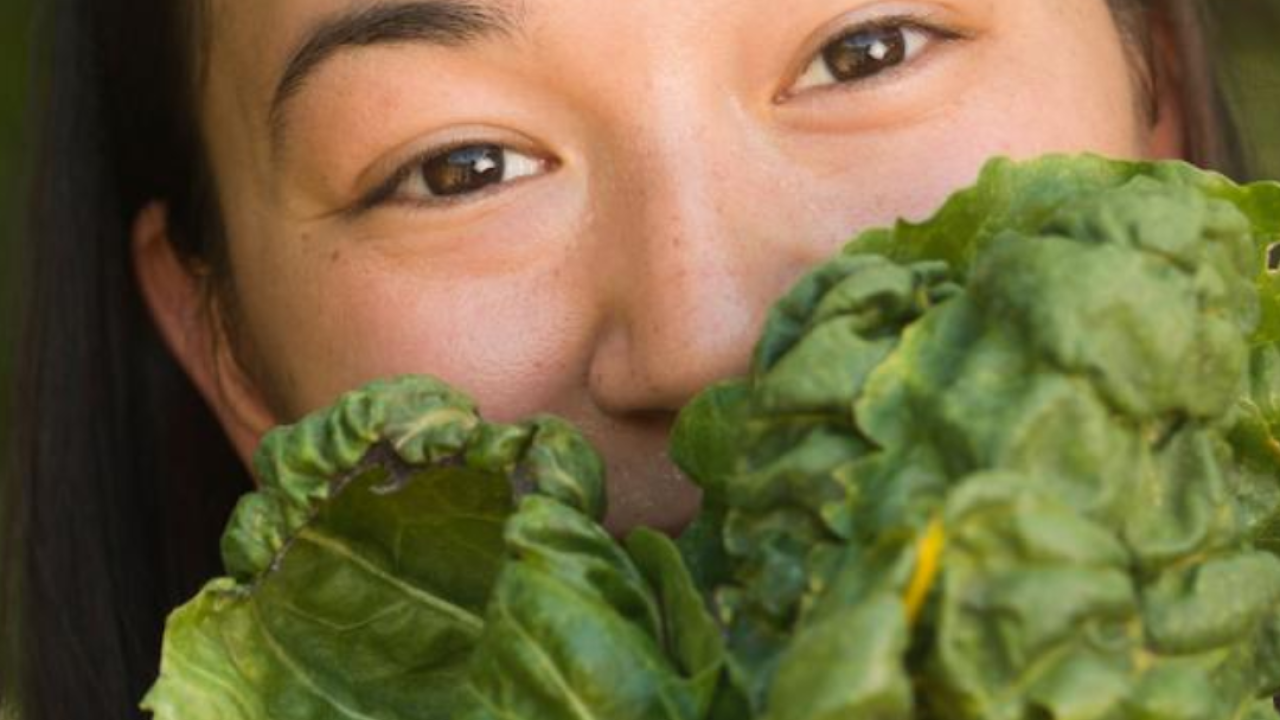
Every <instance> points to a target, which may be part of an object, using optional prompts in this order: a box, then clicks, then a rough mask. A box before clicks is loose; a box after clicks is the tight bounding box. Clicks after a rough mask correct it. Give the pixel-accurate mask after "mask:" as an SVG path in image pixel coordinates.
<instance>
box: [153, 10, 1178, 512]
mask: <svg viewBox="0 0 1280 720" xmlns="http://www.w3.org/2000/svg"><path fill="white" fill-rule="evenodd" d="M210 6H211V8H210V11H209V17H208V18H207V19H206V22H207V23H208V27H207V30H208V32H209V45H208V53H209V54H208V57H207V61H208V63H209V66H208V67H209V74H208V77H207V84H206V86H205V87H204V91H203V92H204V94H203V101H204V106H203V122H204V127H205V132H206V136H207V139H208V142H209V146H210V153H211V157H212V162H213V169H214V175H215V177H216V179H217V184H218V187H219V192H220V196H221V201H222V207H223V210H224V213H225V218H226V226H227V234H228V238H229V243H230V245H229V247H230V267H231V278H232V282H233V284H234V297H235V306H236V308H237V312H236V316H237V317H238V318H239V322H238V323H237V326H238V327H237V328H236V333H235V335H236V337H235V342H234V346H235V347H236V348H238V350H239V353H238V355H237V357H238V358H239V360H240V362H241V364H242V366H244V367H246V368H247V376H248V377H249V378H251V380H250V381H249V382H248V384H247V385H246V386H244V387H238V388H237V387H233V388H231V389H230V390H227V389H226V388H223V390H222V391H220V392H219V393H211V392H209V390H208V386H202V387H204V388H205V389H206V395H210V396H211V399H212V401H213V402H214V404H215V406H218V409H219V412H220V414H221V415H222V417H223V420H224V423H234V422H240V423H243V424H245V425H246V426H247V427H249V428H250V430H251V432H249V433H239V434H236V433H233V437H235V438H238V441H237V442H238V444H239V445H240V446H241V447H240V450H241V451H242V453H244V454H246V455H247V454H248V453H249V452H251V450H252V441H253V440H256V438H257V434H258V433H260V432H261V431H263V430H265V429H266V426H267V425H269V424H270V423H272V422H286V421H290V420H293V419H296V418H297V417H298V416H299V415H301V414H303V413H305V412H307V411H310V410H313V409H316V408H318V407H321V406H324V405H326V404H328V403H330V402H331V401H333V400H334V399H335V397H336V396H337V395H339V394H340V393H342V392H343V391H345V390H348V389H351V388H353V387H355V386H358V385H360V384H362V383H364V382H365V381H368V380H370V379H373V378H376V377H380V376H388V375H395V374H400V373H429V374H432V375H436V376H438V377H441V378H443V379H445V380H447V381H448V382H450V383H452V384H453V385H455V386H457V387H459V388H461V389H463V390H465V391H466V392H468V393H469V394H471V395H472V396H473V397H474V398H476V399H477V401H478V402H479V404H480V407H481V410H482V412H484V414H485V415H486V416H487V417H489V418H491V419H497V420H511V419H515V418H519V417H522V416H526V415H529V414H532V413H538V412H551V413H556V414H558V415H561V416H563V417H565V418H568V419H569V420H571V421H573V422H574V423H576V424H577V425H578V426H579V427H581V428H582V429H583V431H584V432H585V433H586V434H587V435H588V436H589V437H590V438H591V439H592V440H593V441H594V443H595V444H596V446H597V447H598V448H599V449H600V450H601V451H602V452H603V454H604V455H605V458H606V460H607V463H608V468H609V475H610V481H611V492H612V495H611V498H610V502H611V511H610V518H609V523H610V524H611V526H612V527H614V528H615V529H619V528H622V527H625V526H628V525H631V524H635V523H637V522H645V523H648V524H652V525H658V526H663V527H668V528H669V527H674V526H677V525H679V524H680V523H682V522H684V521H685V520H687V519H688V517H689V516H690V514H691V513H692V512H693V511H694V509H695V507H696V503H697V497H696V493H695V492H694V491H693V489H692V488H691V487H689V486H688V485H687V484H686V483H685V482H684V481H682V480H681V478H680V477H679V475H678V473H677V472H676V470H675V469H674V468H673V467H672V465H671V463H670V461H669V460H668V459H667V457H666V454H665V447H666V440H667V435H668V430H669V429H670V426H671V423H672V420H673V418H674V416H675V413H676V411H677V409H679V408H680V407H681V405H682V404H684V403H685V402H686V401H687V400H688V399H689V398H690V397H691V396H692V395H693V394H694V393H696V392H697V391H698V390H699V389H700V388H702V387H704V386H705V385H707V384H708V383H711V382H713V381H715V380H718V379H721V378H725V377H728V376H733V375H738V374H742V373H743V372H745V371H746V370H747V367H748V360H749V356H750V352H751V349H752V344H753V340H754V338H755V337H756V335H757V333H758V331H759V330H760V328H761V325H762V322H763V320H764V318H765V313H766V310H767V309H768V307H769V306H770V304H771V303H772V302H773V301H774V300H775V299H776V298H777V297H778V296H779V295H780V294H781V293H782V292H784V291H785V290H786V289H787V288H788V286H789V285H790V284H791V283H792V282H794V281H795V280H796V279H797V278H798V277H799V276H800V275H801V274H802V273H803V272H805V270H806V269H807V268H809V267H811V266H812V265H814V264H815V263H817V262H819V261H820V260H822V259H823V258H825V257H827V256H828V255H830V254H832V253H833V252H835V251H836V250H837V249H838V248H839V247H840V246H841V244H842V243H844V242H845V241H847V240H848V239H849V238H850V237H851V236H852V235H853V234H854V233H855V232H856V231H857V230H858V229H860V228H865V227H867V226H871V225H877V224H883V223H887V222H890V221H892V220H893V219H894V218H896V217H898V216H907V217H913V218H919V217H922V216H924V215H926V214H928V213H929V212H930V211H931V210H932V209H933V208H934V207H935V206H936V205H937V204H938V203H939V202H940V201H941V200H942V199H943V198H944V197H945V196H946V195H947V194H948V193H949V192H951V191H953V190H955V189H956V188H958V187H960V186H962V185H964V184H966V183H968V182H969V181H970V180H972V179H973V178H974V177H975V175H976V172H977V170H978V168H979V166H980V165H981V164H982V162H983V161H984V160H985V159H986V158H988V157H990V156H992V155H1012V156H1022V157H1025V156H1032V155H1036V154H1040V153H1044V152H1048V151H1072V150H1093V151H1098V152H1102V153H1106V154H1111V155H1117V156H1150V155H1160V154H1170V153H1174V154H1176V153H1177V151H1178V146H1177V143H1176V138H1175V134H1176V130H1170V129H1169V127H1168V124H1169V123H1168V122H1166V124H1165V125H1163V126H1159V127H1157V128H1155V129H1153V128H1151V127H1149V126H1148V124H1147V123H1146V122H1145V117H1144V116H1143V114H1142V113H1140V112H1139V110H1138V108H1139V107H1140V106H1141V105H1142V99H1141V98H1140V97H1139V96H1138V95H1137V93H1136V87H1135V86H1136V83H1135V82H1134V81H1133V78H1134V71H1133V69H1132V68H1131V67H1130V64H1129V61H1128V57H1127V55H1126V51H1125V48H1124V46H1123V44H1122V41H1121V38H1120V35H1119V33H1118V31H1117V29H1116V27H1115V25H1114V23H1113V20H1112V17H1111V15H1110V14H1109V11H1108V9H1107V7H1106V4H1105V3H1104V2H1103V1H1102V0H1090V1H1088V2H1085V1H1082V0H1034V1H1033V2H1028V1H1027V0H919V1H909V2H894V1H889V2H881V1H871V0H789V2H787V3H779V2H777V0H643V1H642V2H636V1H628V2H624V1H622V0H608V1H607V2H602V0H523V1H520V0H466V1H463V0H434V1H431V2H410V3H403V4H400V3H380V4H374V3H369V2H358V1H356V0H269V1H264V0H214V1H213V2H211V3H210ZM1168 117H1169V114H1168V113H1166V118H1168ZM1175 121H1176V119H1175ZM143 273H144V275H145V273H146V270H145V267H144V269H143ZM153 305H154V303H153ZM157 312H160V313H164V312H166V311H165V310H158V311H157ZM188 316H190V315H188ZM170 339H171V340H172V339H173V337H172V334H171V335H170ZM177 344H178V345H179V346H180V349H179V353H180V354H182V353H183V352H187V353H188V356H187V357H184V358H183V359H184V362H186V363H187V367H188V369H191V368H193V367H196V368H198V367H199V366H200V365H201V363H205V362H214V361H212V360H206V359H202V358H199V357H192V356H190V352H189V351H184V350H182V349H181V343H177ZM219 346H220V347H225V346H226V345H225V343H224V344H222V345H219ZM197 372H199V370H197ZM215 374H216V373H215ZM228 397H229V398H230V399H229V400H228ZM228 408H230V409H228ZM245 408H249V409H248V410H246V409H245Z"/></svg>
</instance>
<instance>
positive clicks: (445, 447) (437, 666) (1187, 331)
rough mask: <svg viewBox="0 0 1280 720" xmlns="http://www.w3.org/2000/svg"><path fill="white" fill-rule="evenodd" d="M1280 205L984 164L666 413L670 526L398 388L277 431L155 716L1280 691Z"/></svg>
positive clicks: (780, 705)
mask: <svg viewBox="0 0 1280 720" xmlns="http://www.w3.org/2000/svg"><path fill="white" fill-rule="evenodd" d="M1277 242H1280V185H1275V184H1256V185H1252V186H1247V187H1241V186H1237V185H1234V184H1232V183H1230V182H1229V181H1227V180H1226V179H1224V178H1222V177H1220V176H1217V175H1214V174H1211V173H1205V172H1202V171H1199V170H1196V169H1195V168H1193V167H1191V166H1189V165H1186V164H1182V163H1131V162H1117V161H1109V160H1104V159H1101V158H1096V157H1089V156H1081V157H1050V158H1045V159H1041V160H1039V161H1035V162H1031V163H1023V164H1017V163H1011V162H1008V161H994V162H993V163H991V164H990V165H988V167H987V168H986V169H985V170H984V171H983V173H982V176H981V178H980V179H979V181H978V183H977V184H976V185H975V186H974V187H972V188H970V189H968V190H964V191H961V192H960V193H957V194H956V195H954V196H953V197H952V198H951V199H950V200H949V201H948V202H947V204H946V205H945V206H944V207H943V208H942V209H941V210H940V211H939V213H938V214H937V215H935V216H934V217H933V218H931V219H930V220H928V221H926V222H923V223H918V224H912V223H905V222H904V223H899V224H898V225H897V226H895V227H893V228H886V229H880V230H873V231H871V232H868V233H864V234H863V235H861V236H860V237H858V238H857V239H855V240H854V241H853V242H852V243H851V244H850V245H848V246H847V247H846V248H845V250H844V251H843V252H842V253H841V254H840V255H838V256H837V257H835V258H833V259H832V260H830V261H829V262H828V263H825V264H823V265H822V266H820V267H818V268H816V269H815V270H813V271H812V272H811V273H810V274H809V275H808V276H807V277H806V278H804V279H803V280H802V281H801V282H800V283H799V284H797V286H796V287H795V288H794V289H793V290H792V291H791V292H790V293H789V294H788V295H787V296H786V297H785V298H783V299H782V300H781V301H780V302H779V303H778V304H777V306H776V307H775V308H774V310H773V312H772V314H771V315H770V318H769V321H768V323H767V326H766V328H765V330H764V333H763V335H762V337H761V339H760V341H759V343H758V345H757V347H756V353H755V358H754V363H753V368H752V373H751V375H750V376H749V377H746V378H742V379H738V380H733V381H729V382H725V383H722V384H720V385H716V386H713V387H711V388H708V389H707V391H705V392H704V393H703V394H702V395H700V396H699V397H697V398H695V399H694V400H693V402H691V403H690V404H689V406H687V407H686V408H685V410H684V411H683V413H682V414H681V416H680V418H679V421H678V422H677V425H676V428H675V430H674V432H673V436H672V441H671V454H672V457H673V458H674V459H675V460H676V462H677V463H678V464H680V465H681V467H682V468H683V469H684V470H685V472H686V474H687V475H689V476H690V477H691V478H692V479H693V480H694V481H695V482H697V483H698V484H699V485H700V486H701V487H702V488H703V491H704V505H703V509H702V512H701V513H700V515H699V517H698V518H697V520H696V521H695V522H694V523H693V524H692V525H691V526H690V527H689V528H688V529H687V530H686V531H685V533H684V534H683V535H682V536H681V537H680V538H679V539H678V540H675V541H673V540H671V539H669V538H667V537H665V536H663V535H660V534H657V533H654V532H651V531H648V530H644V529H641V530H637V531H635V532H634V533H632V534H631V535H630V536H629V537H627V538H626V539H624V540H621V541H619V540H616V539H614V538H612V537H611V536H610V535H609V534H608V533H607V532H605V531H604V530H603V528H602V527H601V525H600V519H601V517H602V516H603V513H604V495H605V494H604V478H603V470H602V465H601V462H600V460H599V458H598V457H597V455H596V454H595V453H594V451H592V450H591V448H589V447H588V446H587V444H586V443H585V442H584V441H583V440H582V438H581V437H580V436H579V435H578V434H577V433H576V432H574V431H573V430H572V429H571V428H569V427H568V426H567V425H566V424H564V423H563V422H560V421H558V420H555V419H553V418H547V417H542V418H535V419H533V420H531V421H529V422H526V423H522V424H518V425H499V424H488V423H485V422H483V421H481V420H480V418H479V417H478V416H477V415H476V412H475V409H474V407H473V406H472V405H471V403H470V402H469V401H468V400H467V399H466V398H464V397H463V396H461V395H459V394H458V393H456V392H454V391H452V390H450V389H449V388H447V387H446V386H444V385H443V384H441V383H439V382H437V381H434V380H431V379H427V378H402V379H399V380H396V381H391V382H384V383H377V384H374V385H371V386H369V387H368V388H366V389H364V390H362V391H357V392H355V393H352V394H351V395H348V396H347V397H345V398H343V399H342V400H341V401H340V402H339V403H338V404H337V405H335V406H334V407H333V408H331V409H329V410H328V411H325V412H323V413H320V414H317V415H315V416H313V417H311V418H308V419H307V420H304V421H303V422H302V423H300V424H299V425H297V426H293V427H290V428H282V429H280V430H278V431H276V432H275V433H273V434H272V435H271V436H269V438H268V439H267V440H266V441H265V442H264V444H263V447H262V448H261V449H260V451H259V454H258V456H257V470H258V475H259V477H260V479H261V482H262V485H261V488H260V490H259V491H258V492H256V493H254V494H252V495H250V496H248V497H247V498H246V499H245V500H244V501H243V502H242V503H241V504H240V506H239V507H238V509H237V511H236V513H235V516H234V517H233V518H232V521H231V524H230V525H229V527H228V530H227V533H226V535H225V537H224V543H223V554H224V557H225V561H226V566H227V572H228V577H225V578H220V579H217V580H214V581H212V582H211V583H210V584H209V585H208V586H207V587H206V588H205V589H204V590H203V591H202V592H201V593H200V595H199V596H197V597H196V598H195V599H194V600H193V601H192V602H191V603H189V604H188V605H186V606H184V607H182V608H180V609H179V610H177V611H176V612H175V613H174V614H173V616H172V617H171V618H170V621H169V627H168V630H167V633H166V637H165V648H164V661H163V664H162V667H161V672H160V678H159V680H158V681H157V683H156V685H155V687H154V688H153V689H152V690H151V692H150V693H149V694H148V696H147V698H146V699H145V700H144V706H145V707H146V708H147V709H149V710H151V711H152V712H154V713H155V715H156V716H157V717H158V718H160V719H161V720H167V719H168V718H179V717H180V718H184V719H187V718H194V719H195V720H199V719H200V718H206V717H207V718H219V719H223V718H304V717H305V718H379V719H382V718H386V719H388V720H390V719H399V718H426V719H430V718H460V719H462V720H513V719H520V720H525V719H528V720H554V719H556V718H564V719H566V720H569V719H571V720H591V719H595V718H601V719H608V720H626V719H634V720H650V719H652V720H730V719H734V720H745V719H748V718H759V719H761V720H860V719H863V718H865V719H867V720H892V719H893V718H902V719H903V720H907V719H910V718H921V719H923V718H936V719H938V720H952V719H954V720H978V719H981V720H1043V719H1045V718H1054V719H1055V720H1095V719H1096V720H1112V719H1116V720H1119V719H1122V718H1124V719H1127V718H1132V719H1134V720H1227V719H1228V718H1231V719H1234V718H1261V717H1264V716H1267V715H1268V714H1269V713H1271V710H1270V702H1271V701H1270V699H1269V695H1270V694H1271V693H1274V692H1276V691H1277V690H1280V558H1277V555H1276V554H1275V553H1276V552H1277V551H1280V442H1278V441H1277V437H1276V436H1277V429H1278V428H1280V348H1278V347H1277V342H1278V341H1280V275H1277V274H1276V273H1275V272H1274V271H1273V269H1269V268H1268V256H1269V255H1270V254H1271V251H1272V249H1273V248H1272V246H1273V243H1277Z"/></svg>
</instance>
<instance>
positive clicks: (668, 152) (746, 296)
mask: <svg viewBox="0 0 1280 720" xmlns="http://www.w3.org/2000/svg"><path fill="white" fill-rule="evenodd" d="M665 107H667V108H673V109H675V110H677V112H673V113H672V114H671V115H667V116H665V117H664V116H663V115H662V114H654V113H650V114H648V115H647V116H646V117H645V124H644V125H643V127H636V128H635V133H636V134H637V137H633V138H631V140H630V141H629V142H627V143H626V144H625V147H626V148H628V150H624V151H621V152H619V153H618V155H617V158H618V159H617V161H616V162H614V163H612V164H611V165H610V168H611V172H608V173H606V174H604V176H603V177H600V178H598V179H597V180H598V186H599V185H600V184H603V187H604V189H603V190H601V191H599V192H596V193H594V198H595V201H596V206H595V213H594V223H595V227H594V228H593V232H592V235H593V238H594V239H595V248H594V249H595V255H594V257H593V260H592V262H593V263H594V264H595V266H596V267H597V274H596V278H597V279H596V283H597V285H598V289H597V292H598V297H601V298H603V303H604V309H605V315H604V317H605V321H604V322H603V324H602V326H601V328H600V330H599V333H598V335H597V340H596V343H595V346H594V349H593V356H592V360H591V364H590V378H589V385H590V391H591V394H592V396H593V398H594V401H595V403H596V404H597V405H598V406H599V407H600V408H601V409H603V410H604V411H606V412H608V413H610V414H615V415H616V414H626V413H636V412H646V411H650V412H651V411H662V410H675V409H678V408H679V407H681V406H682V405H684V404H685V403H686V402H687V401H688V400H689V399H690V398H691V397H692V396H693V395H694V394H696V393H697V392H698V391H699V390H701V389H702V388H704V387H706V386H707V385H708V384H710V383H712V382H715V381H717V380H721V379H725V378H728V377H733V376H739V375H743V374H745V373H746V372H747V371H748V369H749V364H750V357H751V352H752V349H753V346H754V343H755V340H756V337H757V335H758V333H759V331H760V328H761V327H762V325H763V322H764V318H765V314H766V312H767V310H768V307H769V306H770V304H771V303H772V302H773V301H774V300H775V299H776V298H777V297H778V295H779V294H780V293H781V292H783V291H784V290H785V289H786V287H787V286H788V285H789V284H790V283H791V282H792V281H793V280H794V279H796V277H797V276H798V275H799V274H800V273H801V272H803V271H804V269H805V268H806V267H808V266H809V265H810V264H812V262H813V261H814V258H813V256H812V248H806V247H805V245H804V243H803V232H802V231H800V230H799V228H796V227H792V228H791V231H790V232H786V231H785V229H784V228H783V227H782V226H783V225H787V224H790V223H792V222H794V220H795V218H794V216H793V217H790V218H788V217H787V216H788V215H791V213H789V212H787V211H786V209H785V207H786V202H787V201H786V198H785V195H783V194H781V193H780V192H779V188H778V186H777V183H776V182H775V181H774V179H773V178H772V177H770V175H771V174H772V171H771V168H770V163H769V162H768V161H767V160H762V159H761V157H760V151H759V150H752V149H751V147H750V145H751V142H750V140H749V137H748V135H749V133H747V132H746V131H745V130H743V131H741V132H740V131H738V130H737V129H736V128H735V126H734V125H733V123H732V122H730V121H727V120H726V121H724V122H717V123H716V127H717V130H716V134H715V135H711V134H710V133H708V132H705V131H701V130H700V129H699V124H698V123H696V122H690V120H689V118H690V117H693V116H694V115H695V113H694V112H693V111H691V110H690V109H689V108H688V107H687V106H685V107H683V108H682V107H681V106H680V105H678V104H673V103H670V102H669V98H668V103H667V104H666V105H665ZM679 110H685V112H679ZM705 110H706V109H705V108H703V109H702V111H703V116H704V117H705V116H706V112H705ZM753 156H754V157H755V158H756V161H754V162H753V161H752V159H751V158H752V157H753Z"/></svg>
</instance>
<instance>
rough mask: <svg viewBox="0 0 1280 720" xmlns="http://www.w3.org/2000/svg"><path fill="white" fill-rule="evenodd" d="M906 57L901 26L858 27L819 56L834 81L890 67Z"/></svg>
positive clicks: (873, 73)
mask: <svg viewBox="0 0 1280 720" xmlns="http://www.w3.org/2000/svg"><path fill="white" fill-rule="evenodd" d="M906 56H907V39H906V37H905V36H904V35H903V32H902V28H894V27H880V28H870V29H865V30H858V31H855V32H852V33H850V34H848V35H845V36H844V37H842V38H840V39H838V40H836V41H834V42H832V43H831V44H829V45H827V46H826V47H825V48H823V49H822V59H823V61H824V62H826V64H827V69H828V70H830V71H831V75H832V76H833V77H835V79H836V80H840V81H846V80H858V79H860V78H864V77H867V76H869V75H875V74H876V73H878V72H880V71H882V70H884V69H886V68H890V67H893V66H894V65H897V64H899V63H901V62H902V61H903V60H904V59H905V58H906Z"/></svg>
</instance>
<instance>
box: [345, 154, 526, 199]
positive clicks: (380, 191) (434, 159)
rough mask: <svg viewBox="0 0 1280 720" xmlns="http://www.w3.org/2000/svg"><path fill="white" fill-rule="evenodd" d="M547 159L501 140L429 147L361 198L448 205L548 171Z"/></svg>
mask: <svg viewBox="0 0 1280 720" xmlns="http://www.w3.org/2000/svg"><path fill="white" fill-rule="evenodd" d="M548 166H549V163H548V161H547V160H545V159H543V158H538V157H534V156H531V155H527V154H525V153H522V152H519V151H517V150H514V149H512V148H510V147H507V146H505V145H500V144H497V143H487V142H479V143H466V144H458V145H453V146H451V147H447V148H444V149H442V150H434V151H430V152H427V153H425V154H423V155H421V156H419V157H418V158H417V159H415V160H413V161H411V162H409V163H408V164H407V165H405V166H403V167H402V168H400V170H398V171H397V172H396V173H394V174H393V175H392V176H391V177H390V178H388V179H387V180H386V181H385V182H384V183H382V185H380V186H378V187H377V188H376V189H374V191H373V192H371V193H370V194H369V195H368V196H366V197H365V198H364V199H363V200H361V202H360V205H359V207H360V209H370V208H373V207H377V206H379V205H384V204H388V203H406V204H412V205H420V206H438V205H447V204H451V203H454V202H459V201H462V200H466V199H468V196H474V195H479V194H481V193H482V192H484V191H486V190H493V189H496V188H497V186H500V185H503V184H505V183H508V182H512V181H514V180H519V179H520V178H525V177H530V176H533V175H538V174H541V173H543V172H546V171H547V170H548V169H549V167H548Z"/></svg>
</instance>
